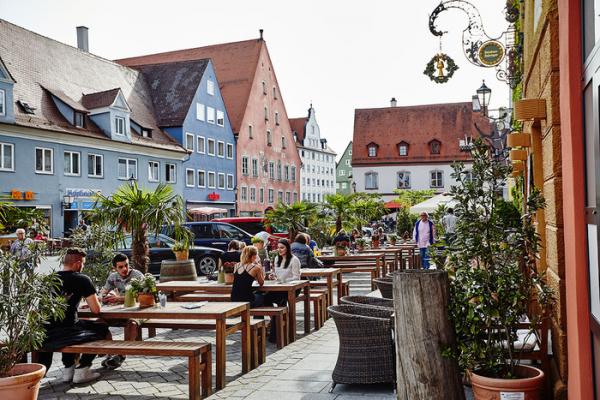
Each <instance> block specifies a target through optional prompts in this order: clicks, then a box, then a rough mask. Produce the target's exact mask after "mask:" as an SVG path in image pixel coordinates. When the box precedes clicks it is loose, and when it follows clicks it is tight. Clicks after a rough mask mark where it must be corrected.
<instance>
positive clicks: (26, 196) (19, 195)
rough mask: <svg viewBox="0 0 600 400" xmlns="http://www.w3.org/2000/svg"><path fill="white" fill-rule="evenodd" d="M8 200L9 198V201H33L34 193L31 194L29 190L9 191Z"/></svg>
mask: <svg viewBox="0 0 600 400" xmlns="http://www.w3.org/2000/svg"><path fill="white" fill-rule="evenodd" d="M10 198H11V200H26V201H31V200H35V192H32V191H30V190H27V191H22V190H17V189H13V190H11V191H10Z"/></svg>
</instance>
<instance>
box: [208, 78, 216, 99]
mask: <svg viewBox="0 0 600 400" xmlns="http://www.w3.org/2000/svg"><path fill="white" fill-rule="evenodd" d="M206 93H208V94H210V95H211V96H214V95H215V81H213V80H212V79H207V80H206Z"/></svg>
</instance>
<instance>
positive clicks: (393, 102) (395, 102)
mask: <svg viewBox="0 0 600 400" xmlns="http://www.w3.org/2000/svg"><path fill="white" fill-rule="evenodd" d="M396 104H398V102H397V101H396V98H395V97H392V100H390V107H396Z"/></svg>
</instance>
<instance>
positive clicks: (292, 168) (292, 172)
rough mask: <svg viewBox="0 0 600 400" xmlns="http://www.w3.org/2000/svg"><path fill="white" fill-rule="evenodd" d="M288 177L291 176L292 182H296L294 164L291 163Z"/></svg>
mask: <svg viewBox="0 0 600 400" xmlns="http://www.w3.org/2000/svg"><path fill="white" fill-rule="evenodd" d="M290 175H291V176H290V178H292V182H294V183H296V166H295V165H292V167H291V169H290Z"/></svg>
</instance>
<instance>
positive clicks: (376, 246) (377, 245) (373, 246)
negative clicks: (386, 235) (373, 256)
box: [371, 240, 379, 249]
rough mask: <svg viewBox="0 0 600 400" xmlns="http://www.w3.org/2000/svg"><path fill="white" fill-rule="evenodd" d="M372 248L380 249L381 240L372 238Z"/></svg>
mask: <svg viewBox="0 0 600 400" xmlns="http://www.w3.org/2000/svg"><path fill="white" fill-rule="evenodd" d="M371 248H373V249H378V248H379V240H372V241H371Z"/></svg>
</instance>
